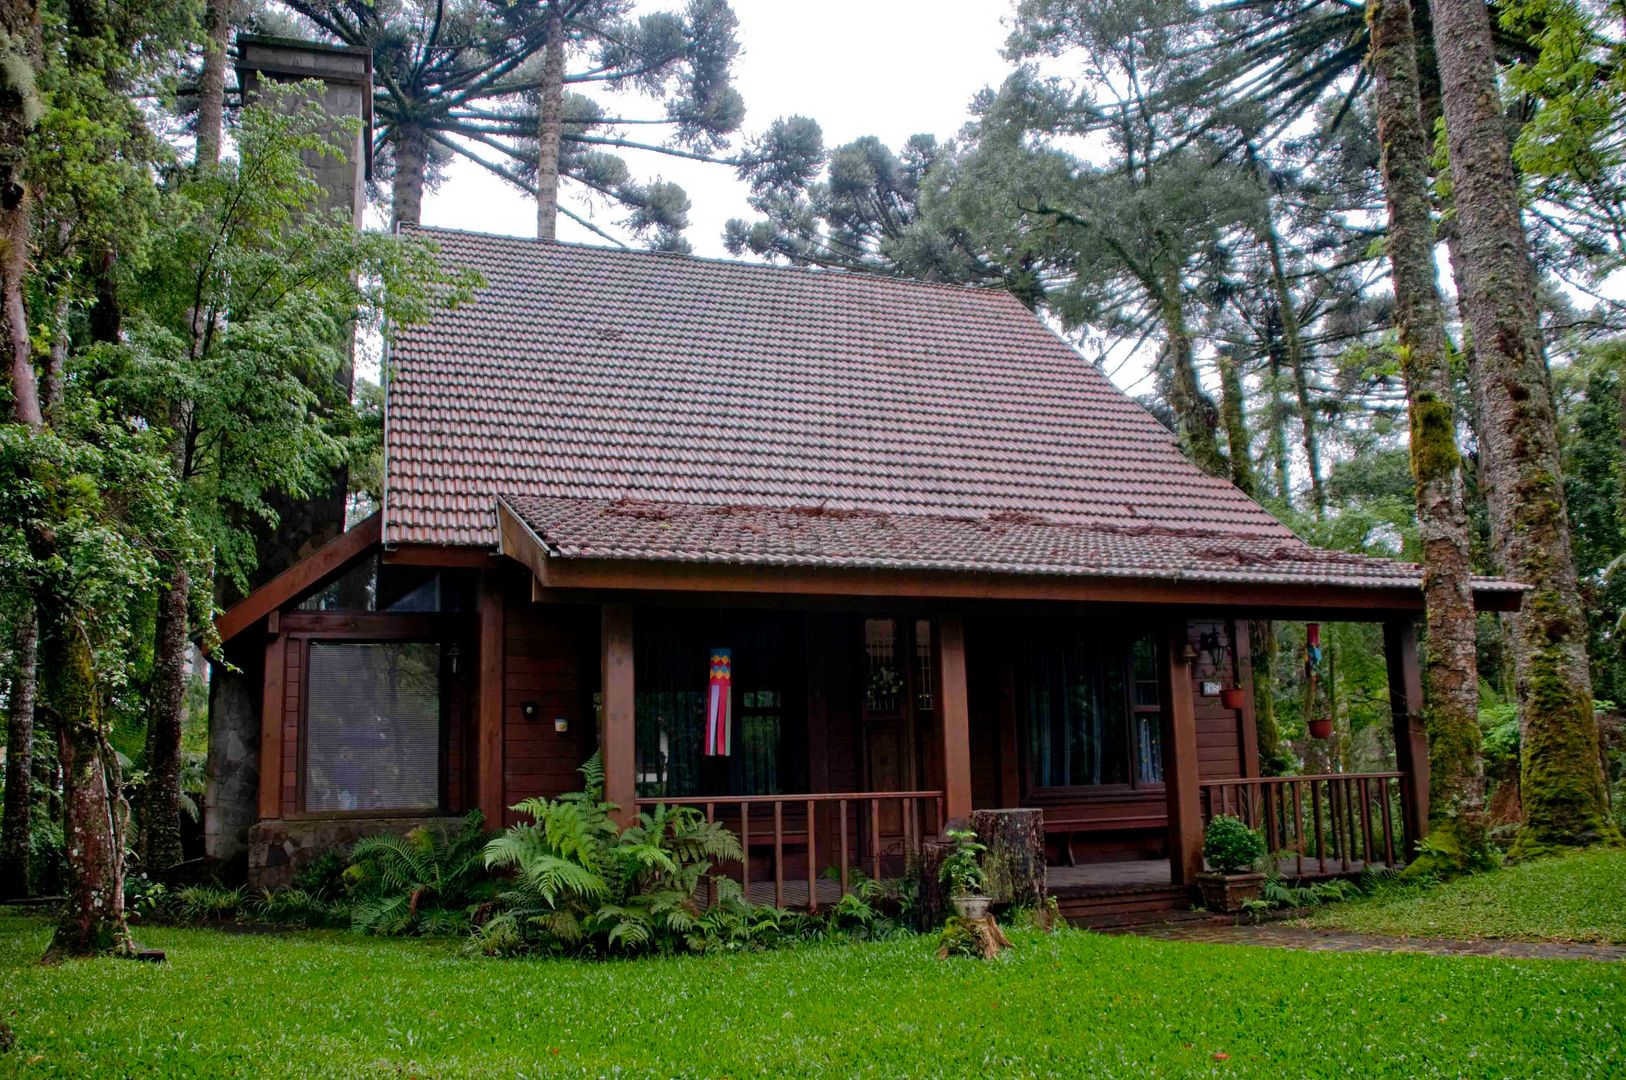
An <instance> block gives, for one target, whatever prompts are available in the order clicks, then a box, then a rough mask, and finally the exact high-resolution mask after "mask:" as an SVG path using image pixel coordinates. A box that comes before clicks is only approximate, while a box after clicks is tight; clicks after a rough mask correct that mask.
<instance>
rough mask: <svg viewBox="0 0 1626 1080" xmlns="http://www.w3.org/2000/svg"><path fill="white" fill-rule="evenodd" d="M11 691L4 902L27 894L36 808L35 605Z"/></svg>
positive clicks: (0, 850)
mask: <svg viewBox="0 0 1626 1080" xmlns="http://www.w3.org/2000/svg"><path fill="white" fill-rule="evenodd" d="M11 644H12V651H11V662H12V675H11V687H10V689H9V692H8V694H7V698H8V701H7V704H8V705H9V708H8V710H7V714H6V800H5V815H4V819H3V822H0V900H12V899H16V898H17V897H20V896H27V895H28V881H29V874H28V869H29V867H28V853H29V830H30V824H29V822H30V817H31V815H32V811H33V806H32V800H33V789H34V784H33V778H32V777H31V776H30V775H29V774H30V772H31V771H32V769H33V764H34V699H35V694H34V691H35V687H36V682H35V679H36V672H37V670H38V669H37V666H36V663H35V660H36V653H37V651H38V647H39V622H38V620H37V619H35V618H34V605H32V604H28V605H26V608H25V610H23V611H20V612H18V613H17V624H16V632H15V633H14V634H13V635H12V643H11Z"/></svg>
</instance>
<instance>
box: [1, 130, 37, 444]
mask: <svg viewBox="0 0 1626 1080" xmlns="http://www.w3.org/2000/svg"><path fill="white" fill-rule="evenodd" d="M3 145H4V135H3V134H0V146H3ZM31 202H32V198H31V194H30V192H29V190H28V187H27V184H26V182H25V181H24V179H23V177H22V175H21V170H20V169H19V168H18V167H17V163H14V162H11V161H4V162H3V163H0V323H4V325H5V341H6V350H7V352H8V353H9V354H10V355H9V356H8V360H9V367H10V372H9V375H10V379H11V392H12V396H13V408H14V409H15V414H16V417H17V422H18V423H20V424H26V425H27V426H28V427H31V428H34V429H36V430H38V429H39V428H42V427H44V426H45V414H44V413H43V412H42V411H41V409H40V396H39V383H38V381H37V380H36V378H35V375H34V349H33V344H32V342H31V341H30V340H29V335H28V308H27V304H26V302H25V300H24V299H23V283H24V278H25V277H26V276H27V274H28V256H29V253H30V252H31V251H32V250H33V235H32V225H33V221H32V218H33V214H32V207H31Z"/></svg>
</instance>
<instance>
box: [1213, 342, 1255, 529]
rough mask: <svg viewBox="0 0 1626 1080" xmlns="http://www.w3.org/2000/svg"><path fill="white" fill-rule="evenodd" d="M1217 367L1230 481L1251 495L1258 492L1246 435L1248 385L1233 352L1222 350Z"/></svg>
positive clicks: (1250, 440) (1249, 439)
mask: <svg viewBox="0 0 1626 1080" xmlns="http://www.w3.org/2000/svg"><path fill="white" fill-rule="evenodd" d="M1219 370H1220V416H1221V419H1222V420H1223V421H1224V422H1225V445H1226V448H1227V449H1228V450H1229V451H1230V454H1231V483H1233V484H1235V485H1236V486H1237V487H1239V488H1241V489H1242V491H1243V492H1244V493H1245V494H1246V495H1247V496H1248V497H1249V498H1252V497H1253V496H1254V495H1256V494H1258V487H1259V484H1258V481H1257V480H1255V479H1254V473H1253V451H1252V442H1253V440H1252V439H1251V438H1250V437H1249V435H1248V418H1247V411H1246V399H1247V389H1246V388H1245V387H1244V386H1243V384H1242V370H1241V366H1240V365H1239V364H1238V363H1237V359H1236V357H1235V356H1233V355H1231V354H1230V353H1228V352H1224V351H1222V352H1221V353H1220V355H1219Z"/></svg>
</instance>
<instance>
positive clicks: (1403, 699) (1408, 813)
mask: <svg viewBox="0 0 1626 1080" xmlns="http://www.w3.org/2000/svg"><path fill="white" fill-rule="evenodd" d="M1383 659H1384V663H1385V666H1386V667H1387V668H1388V670H1389V709H1390V712H1391V713H1392V715H1393V717H1394V733H1395V767H1396V768H1397V769H1399V770H1400V771H1401V772H1402V773H1404V774H1405V775H1404V776H1403V777H1401V780H1400V814H1401V821H1402V824H1403V826H1404V828H1405V831H1406V839H1405V844H1406V847H1407V851H1406V856H1405V857H1406V861H1408V862H1409V861H1411V858H1412V855H1413V854H1414V853H1415V849H1416V846H1417V842H1418V841H1419V840H1421V839H1422V838H1423V836H1424V835H1425V834H1426V833H1427V832H1428V736H1427V734H1426V733H1425V731H1424V728H1423V676H1422V670H1421V668H1420V667H1419V661H1418V653H1417V622H1416V620H1414V619H1391V620H1389V621H1388V622H1386V623H1384V624H1383Z"/></svg>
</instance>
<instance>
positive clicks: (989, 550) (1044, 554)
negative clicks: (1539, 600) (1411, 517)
mask: <svg viewBox="0 0 1626 1080" xmlns="http://www.w3.org/2000/svg"><path fill="white" fill-rule="evenodd" d="M503 501H504V502H505V503H507V504H508V506H509V508H510V509H511V510H512V511H513V512H514V513H515V514H516V515H517V516H518V517H519V518H520V519H521V520H522V521H523V522H524V523H525V525H526V526H527V527H528V528H529V529H530V530H531V531H532V532H533V533H535V534H536V535H537V536H538V537H539V538H540V539H541V540H542V542H543V543H544V544H545V545H546V546H547V549H548V552H549V554H550V555H552V556H554V557H558V558H565V559H638V560H652V561H658V562H684V563H727V564H732V565H741V566H784V567H853V568H865V569H883V570H885V569H890V570H955V571H982V572H993V573H1016V574H1040V575H1054V576H1067V577H1105V578H1124V577H1129V578H1145V577H1148V576H1155V577H1157V578H1159V579H1163V580H1189V581H1202V582H1214V583H1250V584H1261V585H1269V584H1284V585H1330V586H1337V587H1345V588H1361V587H1379V588H1396V587H1400V588H1416V587H1418V586H1419V585H1420V584H1421V580H1422V572H1421V570H1420V568H1418V567H1416V566H1413V565H1411V564H1409V563H1400V562H1394V561H1392V560H1389V559H1377V558H1370V557H1366V556H1362V555H1352V554H1348V553H1346V552H1341V551H1325V550H1321V549H1319V548H1314V547H1311V546H1310V545H1308V544H1306V543H1304V542H1303V541H1301V540H1299V539H1297V538H1295V537H1287V538H1285V539H1284V538H1280V537H1266V536H1249V535H1246V534H1238V533H1233V532H1225V531H1219V530H1214V529H1200V528H1187V529H1180V528H1169V527H1167V526H1161V525H1151V524H1126V525H1086V524H1069V523H1063V522H1055V521H1047V520H1043V519H1040V518H1036V517H1033V516H1030V515H1021V514H1004V515H996V516H994V517H980V518H963V517H945V516H942V515H926V514H884V513H877V512H874V511H856V510H849V511H835V510H829V509H818V508H801V509H789V510H786V509H771V508H766V507H747V506H729V505H714V506H699V505H694V504H683V503H651V502H631V501H620V502H612V501H606V500H601V499H571V498H548V497H537V496H526V495H513V496H508V497H505V498H504V500H503ZM1476 587H1478V588H1480V589H1482V590H1488V591H1502V590H1505V589H1512V588H1516V586H1513V585H1510V584H1508V583H1506V582H1495V581H1488V580H1481V581H1478V582H1476Z"/></svg>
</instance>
